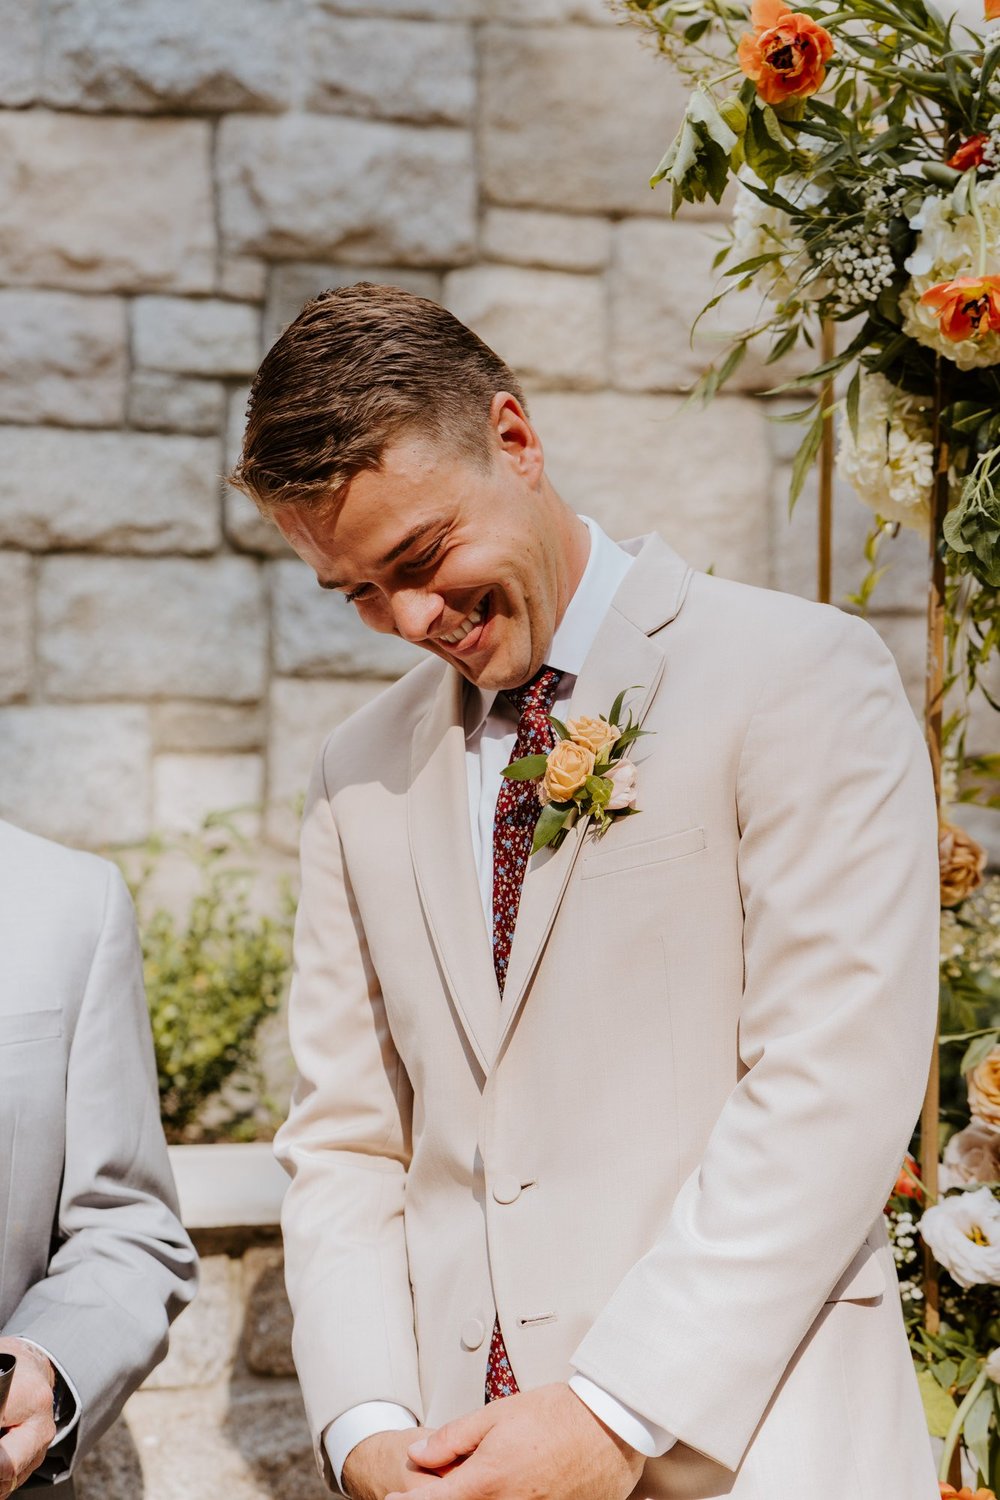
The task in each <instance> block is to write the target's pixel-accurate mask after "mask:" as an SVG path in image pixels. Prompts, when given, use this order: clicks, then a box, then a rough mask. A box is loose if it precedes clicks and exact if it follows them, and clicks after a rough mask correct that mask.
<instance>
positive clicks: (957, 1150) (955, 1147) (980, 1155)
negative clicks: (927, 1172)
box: [939, 1119, 1000, 1192]
mask: <svg viewBox="0 0 1000 1500" xmlns="http://www.w3.org/2000/svg"><path fill="white" fill-rule="evenodd" d="M939 1180H940V1185H941V1190H942V1192H947V1191H948V1189H949V1188H953V1187H962V1186H963V1185H964V1184H965V1183H967V1182H1000V1130H994V1129H993V1128H992V1127H991V1126H989V1125H987V1124H985V1123H983V1122H982V1121H981V1120H978V1119H977V1120H973V1122H972V1124H971V1125H967V1126H966V1127H965V1129H964V1130H959V1131H956V1133H955V1134H954V1135H953V1136H952V1137H951V1139H950V1140H949V1142H948V1144H947V1146H946V1147H945V1148H944V1160H943V1162H942V1163H941V1175H940V1179H939Z"/></svg>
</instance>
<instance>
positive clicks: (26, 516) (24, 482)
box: [0, 427, 221, 553]
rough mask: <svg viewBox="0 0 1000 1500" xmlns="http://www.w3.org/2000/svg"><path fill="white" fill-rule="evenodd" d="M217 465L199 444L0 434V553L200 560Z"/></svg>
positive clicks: (55, 432) (96, 435) (213, 531)
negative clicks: (13, 549) (69, 551)
mask: <svg viewBox="0 0 1000 1500" xmlns="http://www.w3.org/2000/svg"><path fill="white" fill-rule="evenodd" d="M220 459H221V454H220V450H219V447H218V445H217V444H216V443H213V442H210V441H208V440H207V439H205V438H193V437H161V436H153V435H152V434H146V433H137V432H68V431H65V430H63V429H61V428H57V427H0V543H5V544H7V545H11V544H13V545H14V546H17V547H27V548H29V549H31V550H34V551H40V552H41V551H46V550H47V549H49V548H54V547H89V548H96V549H100V550H104V551H107V552H191V553H197V552H209V551H211V550H212V548H213V547H215V546H216V545H217V543H218V540H219V531H220V525H219V497H218V474H219V468H220Z"/></svg>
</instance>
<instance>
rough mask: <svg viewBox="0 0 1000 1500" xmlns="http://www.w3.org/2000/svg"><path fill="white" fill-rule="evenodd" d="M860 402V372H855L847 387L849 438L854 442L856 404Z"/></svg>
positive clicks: (855, 437) (856, 434)
mask: <svg viewBox="0 0 1000 1500" xmlns="http://www.w3.org/2000/svg"><path fill="white" fill-rule="evenodd" d="M860 400H861V371H860V369H857V370H855V372H854V374H853V376H852V377H851V383H850V385H849V386H848V387H847V402H846V405H847V420H848V422H849V423H850V427H851V436H852V438H853V439H854V441H855V442H857V440H858V404H859V402H860Z"/></svg>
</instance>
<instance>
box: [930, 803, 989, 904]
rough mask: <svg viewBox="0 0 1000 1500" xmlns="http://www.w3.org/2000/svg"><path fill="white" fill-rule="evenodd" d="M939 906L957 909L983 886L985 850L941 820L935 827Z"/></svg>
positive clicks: (953, 825) (967, 835) (972, 839)
mask: <svg viewBox="0 0 1000 1500" xmlns="http://www.w3.org/2000/svg"><path fill="white" fill-rule="evenodd" d="M938 861H939V864H940V867H941V905H942V906H957V905H958V904H959V902H960V901H964V900H965V898H966V896H971V895H972V892H973V891H974V890H976V889H977V888H978V887H979V886H981V885H982V883H983V871H984V870H985V869H986V851H985V849H983V848H982V846H981V845H980V844H977V843H976V841H975V839H974V838H973V837H972V835H971V834H968V833H966V831H965V829H964V828H958V827H956V825H955V824H954V823H949V822H947V821H946V819H944V818H942V819H941V823H940V825H939V827H938Z"/></svg>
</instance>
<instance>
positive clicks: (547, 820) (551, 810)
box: [531, 802, 576, 854]
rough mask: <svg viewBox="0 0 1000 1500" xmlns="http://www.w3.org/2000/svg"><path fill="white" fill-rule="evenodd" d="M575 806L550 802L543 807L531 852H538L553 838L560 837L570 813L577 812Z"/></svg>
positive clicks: (536, 826)
mask: <svg viewBox="0 0 1000 1500" xmlns="http://www.w3.org/2000/svg"><path fill="white" fill-rule="evenodd" d="M575 812H576V808H575V807H572V806H570V807H565V806H562V805H560V804H559V803H557V802H550V803H549V805H548V806H547V807H543V808H542V811H541V813H540V814H539V818H538V822H537V823H536V824H535V836H534V838H533V839H532V841H531V852H532V854H537V853H538V851H539V849H544V848H545V846H546V845H547V844H551V843H552V841H553V839H556V838H558V837H559V835H560V834H561V833H562V831H563V828H564V826H565V823H566V819H567V818H568V817H569V815H570V813H575Z"/></svg>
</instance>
